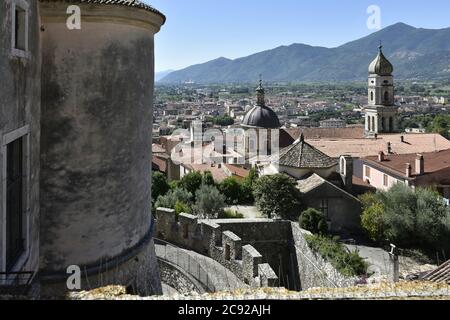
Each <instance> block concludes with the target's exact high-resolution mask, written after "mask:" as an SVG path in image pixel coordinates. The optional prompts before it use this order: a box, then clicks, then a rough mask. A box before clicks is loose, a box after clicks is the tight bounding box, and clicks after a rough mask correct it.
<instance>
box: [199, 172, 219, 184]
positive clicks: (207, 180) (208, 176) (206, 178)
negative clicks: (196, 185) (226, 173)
mask: <svg viewBox="0 0 450 320" xmlns="http://www.w3.org/2000/svg"><path fill="white" fill-rule="evenodd" d="M202 184H206V185H209V186H215V185H216V183H215V182H214V177H213V175H212V173H211V172H210V171H205V172H204V173H203V177H202Z"/></svg>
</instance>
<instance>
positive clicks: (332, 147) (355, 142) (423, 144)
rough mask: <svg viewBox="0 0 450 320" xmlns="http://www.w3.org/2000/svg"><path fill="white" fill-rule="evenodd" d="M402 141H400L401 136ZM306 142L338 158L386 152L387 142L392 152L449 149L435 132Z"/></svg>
mask: <svg viewBox="0 0 450 320" xmlns="http://www.w3.org/2000/svg"><path fill="white" fill-rule="evenodd" d="M402 136H403V137H404V141H403V142H402V141H401V137H402ZM307 141H308V143H309V144H311V145H312V146H314V147H316V148H317V149H319V150H320V151H322V152H323V153H325V154H327V155H328V156H330V157H334V158H338V157H340V156H341V155H343V154H348V155H351V156H353V157H354V158H364V157H368V156H376V155H378V153H379V152H380V151H383V152H385V153H387V144H388V142H389V143H390V144H391V150H392V153H394V154H408V153H417V152H421V153H422V152H436V151H441V150H446V149H450V141H448V140H447V139H445V138H444V137H443V136H441V135H440V134H437V133H426V134H406V133H405V134H381V135H378V138H377V139H375V138H359V139H342V138H322V139H309V140H308V139H307Z"/></svg>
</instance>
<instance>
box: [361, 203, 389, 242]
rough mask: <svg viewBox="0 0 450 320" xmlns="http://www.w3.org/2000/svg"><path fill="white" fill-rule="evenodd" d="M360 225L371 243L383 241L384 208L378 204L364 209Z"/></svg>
mask: <svg viewBox="0 0 450 320" xmlns="http://www.w3.org/2000/svg"><path fill="white" fill-rule="evenodd" d="M361 225H362V227H363V229H364V230H365V231H366V232H367V234H368V236H369V237H370V239H372V240H373V241H377V242H382V241H383V240H384V208H383V205H382V204H381V203H380V202H377V203H374V204H373V205H371V206H370V207H368V208H365V209H364V211H363V214H362V216H361Z"/></svg>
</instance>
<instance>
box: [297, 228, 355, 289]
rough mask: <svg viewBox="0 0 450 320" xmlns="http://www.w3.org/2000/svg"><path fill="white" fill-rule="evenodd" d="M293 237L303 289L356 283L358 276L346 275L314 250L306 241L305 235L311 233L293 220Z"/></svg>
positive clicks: (345, 285)
mask: <svg viewBox="0 0 450 320" xmlns="http://www.w3.org/2000/svg"><path fill="white" fill-rule="evenodd" d="M291 226H292V239H293V241H294V249H295V255H296V258H297V267H298V274H299V277H300V283H301V288H302V290H307V289H310V288H318V287H328V288H340V287H350V286H353V285H355V284H356V282H357V281H358V278H357V277H346V276H344V275H343V274H341V273H340V272H339V271H338V270H336V268H334V267H333V266H332V265H331V264H330V263H329V262H327V261H325V260H324V259H323V258H322V257H321V256H320V255H318V254H317V253H315V252H313V251H312V250H311V249H310V248H309V246H308V243H307V242H306V239H305V235H306V234H311V233H310V232H309V231H306V230H303V229H301V228H300V226H299V225H298V224H297V223H294V222H292V223H291Z"/></svg>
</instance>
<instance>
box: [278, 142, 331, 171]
mask: <svg viewBox="0 0 450 320" xmlns="http://www.w3.org/2000/svg"><path fill="white" fill-rule="evenodd" d="M276 162H277V163H278V164H280V165H283V166H286V167H294V168H330V167H332V166H335V165H336V164H337V161H336V160H335V159H333V158H331V157H329V156H327V155H326V154H324V153H323V152H321V151H319V150H317V149H316V148H314V147H313V146H311V145H310V144H308V143H306V142H305V141H304V140H303V139H302V138H300V140H298V141H296V142H295V143H294V144H293V145H292V146H290V147H287V148H285V149H283V150H281V152H280V158H279V160H278V161H276Z"/></svg>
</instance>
